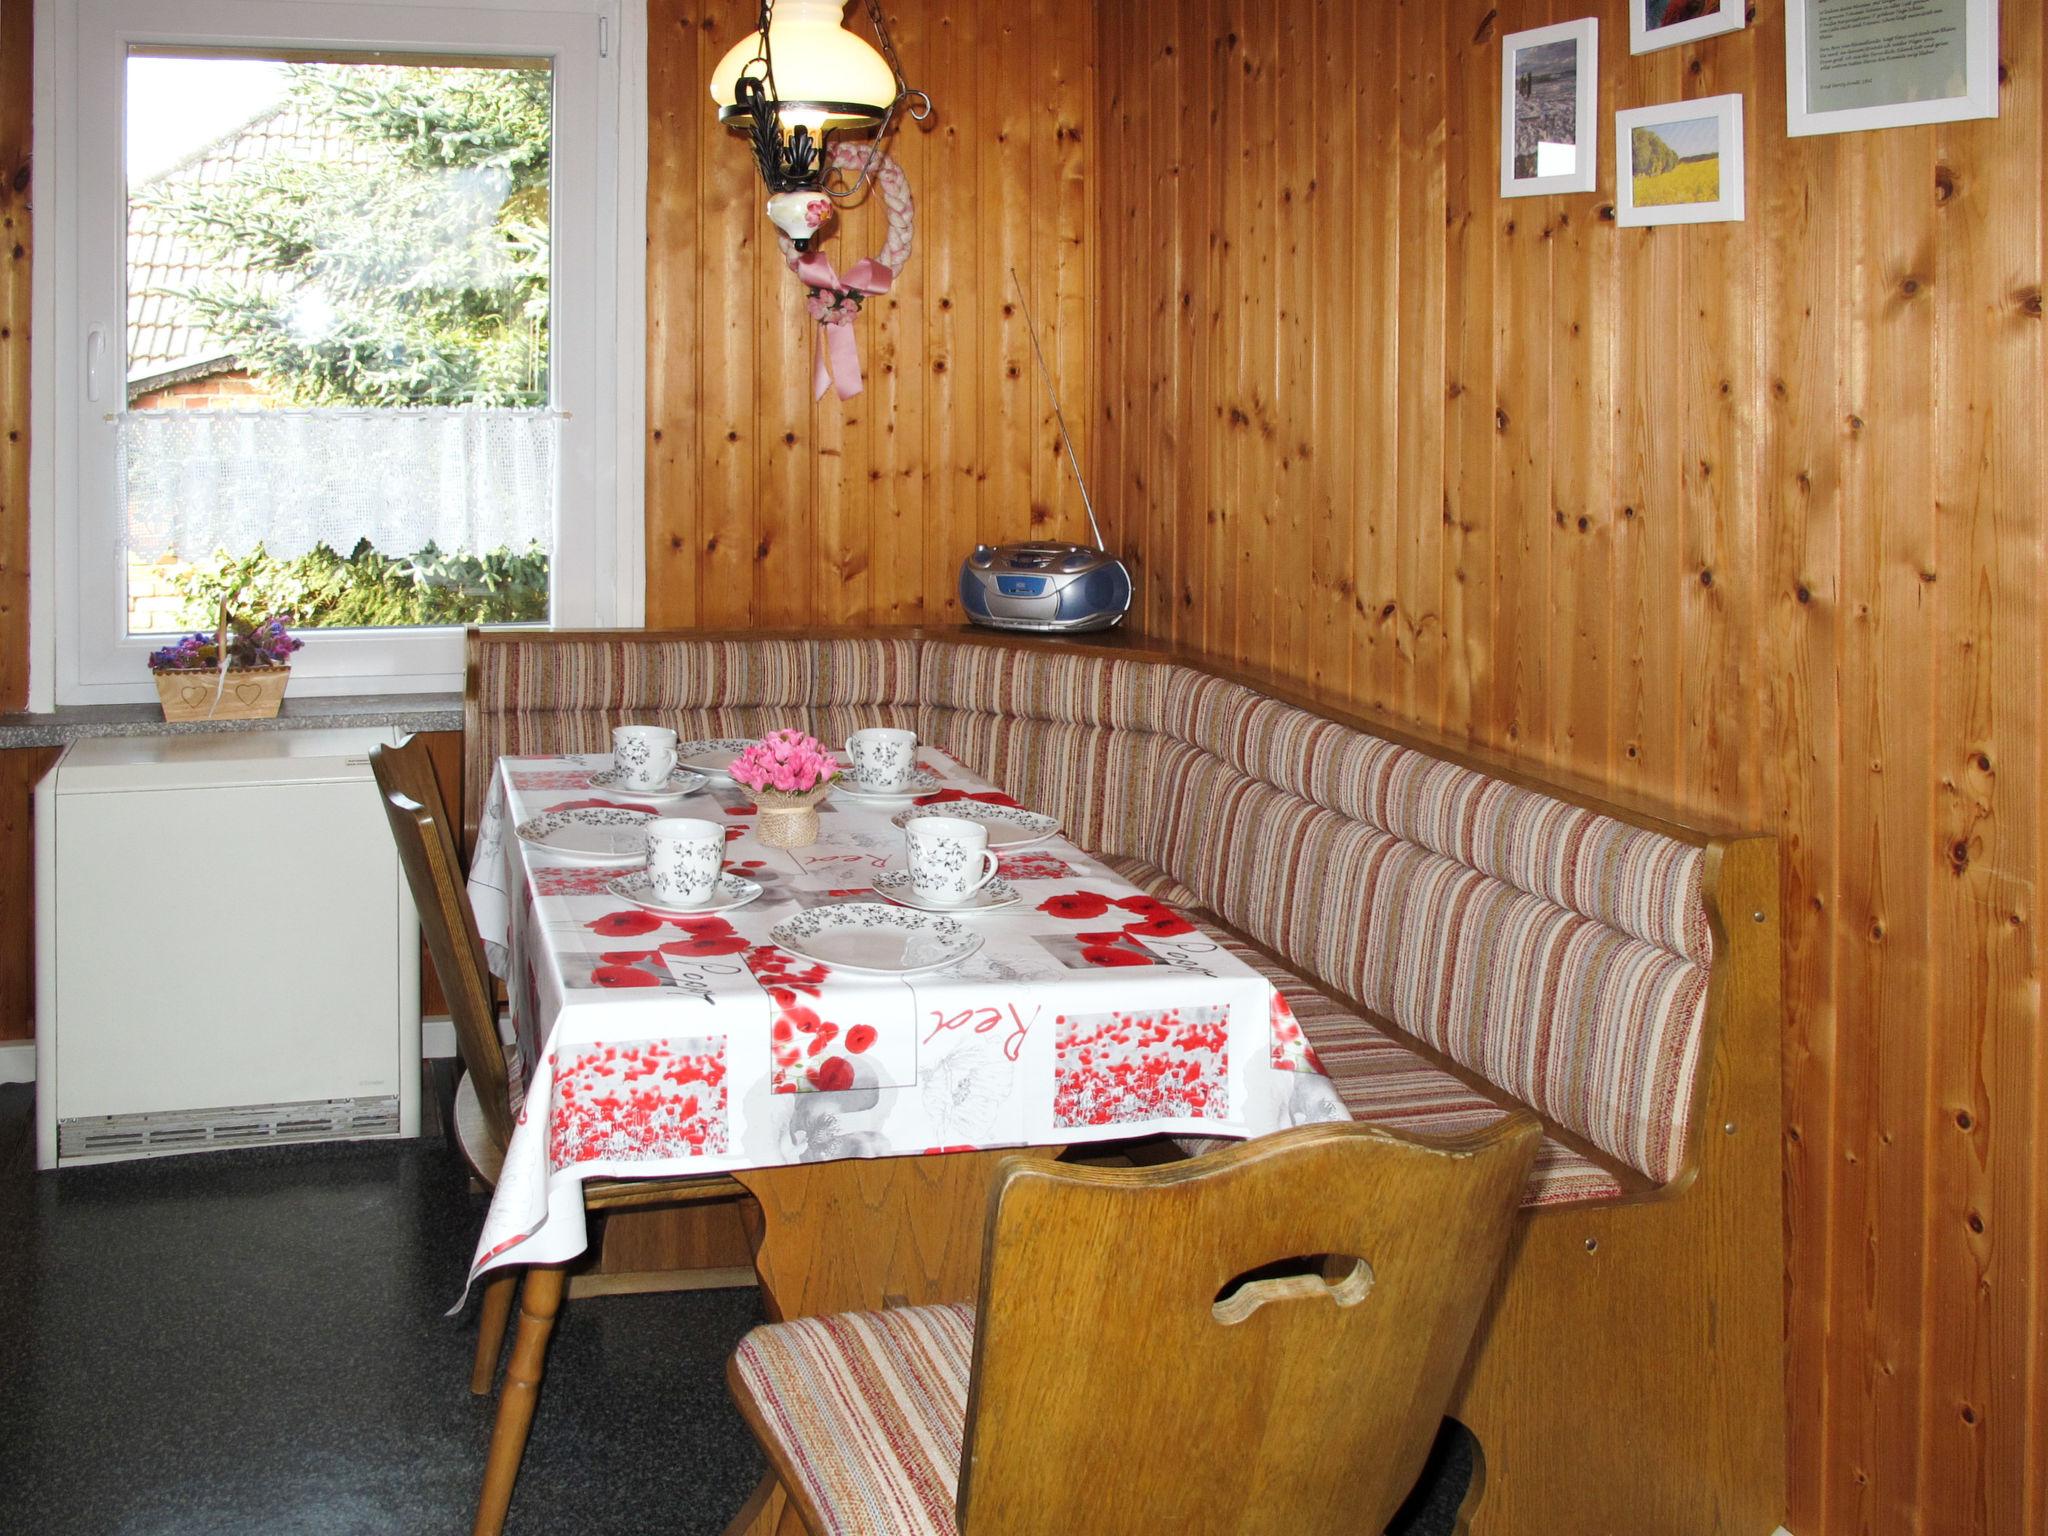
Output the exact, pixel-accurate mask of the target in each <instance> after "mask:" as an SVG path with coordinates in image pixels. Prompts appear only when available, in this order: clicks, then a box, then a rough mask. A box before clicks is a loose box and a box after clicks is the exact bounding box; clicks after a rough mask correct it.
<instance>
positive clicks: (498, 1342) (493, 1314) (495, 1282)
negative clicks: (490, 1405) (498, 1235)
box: [469, 1270, 518, 1397]
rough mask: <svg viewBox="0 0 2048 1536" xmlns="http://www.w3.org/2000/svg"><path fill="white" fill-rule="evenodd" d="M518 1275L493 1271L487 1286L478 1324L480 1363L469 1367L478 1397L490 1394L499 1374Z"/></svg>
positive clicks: (477, 1347)
mask: <svg viewBox="0 0 2048 1536" xmlns="http://www.w3.org/2000/svg"><path fill="white" fill-rule="evenodd" d="M517 1279H518V1276H517V1275H515V1274H514V1273H513V1272H512V1271H511V1270H506V1271H504V1272H503V1273H501V1274H497V1275H493V1276H492V1277H491V1279H490V1281H489V1282H488V1283H487V1284H486V1285H485V1286H484V1304H483V1311H482V1313H481V1314H480V1315H479V1316H478V1318H477V1324H476V1364H475V1365H473V1366H471V1367H470V1371H469V1390H470V1391H472V1392H474V1393H475V1394H476V1395H477V1396H478V1397H487V1396H489V1395H490V1390H491V1382H492V1380H493V1379H495V1378H496V1376H497V1374H498V1356H499V1355H501V1354H503V1353H504V1351H505V1325H506V1324H507V1323H509V1322H510V1321H511V1320H512V1288H513V1283H514V1281H516V1280H517Z"/></svg>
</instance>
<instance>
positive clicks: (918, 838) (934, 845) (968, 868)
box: [903, 816, 998, 907]
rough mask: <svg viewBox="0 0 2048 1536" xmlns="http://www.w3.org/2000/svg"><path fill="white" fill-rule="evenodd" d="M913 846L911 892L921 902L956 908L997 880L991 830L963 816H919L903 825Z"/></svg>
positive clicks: (907, 838) (911, 852)
mask: <svg viewBox="0 0 2048 1536" xmlns="http://www.w3.org/2000/svg"><path fill="white" fill-rule="evenodd" d="M903 836H904V839H905V841H907V842H908V843H909V844H910V889H911V892H912V894H914V895H915V896H916V897H917V899H918V900H919V901H924V902H929V903H931V904H932V905H933V906H935V907H957V906H959V905H960V904H961V903H962V902H964V901H966V900H967V899H968V898H969V897H971V896H973V894H974V893H975V892H976V891H978V890H980V889H981V888H982V887H983V886H984V885H987V884H988V883H989V881H991V880H993V879H995V877H996V869H997V866H998V860H997V858H996V856H995V854H993V853H991V852H990V851H989V846H988V828H987V827H984V826H983V825H982V824H981V823H980V822H978V821H969V820H967V819H966V818H965V817H963V816H920V817H918V818H917V819H916V820H915V821H907V822H905V823H904V824H903Z"/></svg>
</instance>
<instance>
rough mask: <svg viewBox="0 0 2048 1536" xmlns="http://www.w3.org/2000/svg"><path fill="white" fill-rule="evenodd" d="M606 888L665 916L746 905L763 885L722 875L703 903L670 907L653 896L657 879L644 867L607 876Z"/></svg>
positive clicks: (704, 914) (693, 914)
mask: <svg viewBox="0 0 2048 1536" xmlns="http://www.w3.org/2000/svg"><path fill="white" fill-rule="evenodd" d="M604 888H605V889H606V890H607V891H609V892H610V893H611V894H612V895H614V896H616V897H618V898H619V899H620V900H621V901H630V902H631V903H633V905H634V906H636V907H641V908H644V909H645V910H647V911H649V912H658V913H660V914H661V915H662V916H664V917H707V916H709V915H710V914H711V913H713V912H730V911H732V909H733V908H735V907H744V906H745V905H746V904H747V903H748V902H750V901H752V900H753V899H754V898H755V897H756V896H759V895H760V894H761V887H760V886H759V885H757V884H756V883H755V882H754V881H752V880H749V879H747V878H746V876H744V875H720V876H719V877H718V884H717V885H715V886H713V887H712V888H711V899H710V900H709V901H707V902H705V903H704V904H703V905H702V906H696V907H671V906H669V905H667V904H666V903H665V902H659V901H656V900H655V899H654V879H653V877H652V876H651V875H649V874H648V873H647V871H646V870H644V869H636V870H634V871H633V873H631V874H630V875H620V876H619V877H618V878H617V879H615V880H607V881H605V883H604Z"/></svg>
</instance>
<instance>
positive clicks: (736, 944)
mask: <svg viewBox="0 0 2048 1536" xmlns="http://www.w3.org/2000/svg"><path fill="white" fill-rule="evenodd" d="M746 948H747V941H746V939H745V938H744V937H743V936H742V935H740V934H737V933H723V934H707V935H706V936H705V937H703V938H701V939H671V940H670V941H669V942H668V943H666V944H664V945H662V946H661V952H662V953H663V954H664V955H674V956H675V957H676V958H677V959H679V960H707V959H709V958H711V957H712V956H713V955H738V954H744V953H745V952H746Z"/></svg>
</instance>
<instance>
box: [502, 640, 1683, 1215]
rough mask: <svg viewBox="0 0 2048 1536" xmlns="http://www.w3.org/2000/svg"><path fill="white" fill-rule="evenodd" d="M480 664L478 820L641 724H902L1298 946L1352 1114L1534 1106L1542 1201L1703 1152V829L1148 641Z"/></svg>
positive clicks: (844, 727)
mask: <svg viewBox="0 0 2048 1536" xmlns="http://www.w3.org/2000/svg"><path fill="white" fill-rule="evenodd" d="M470 653H471V662H470V682H469V689H468V694H467V706H466V719H467V732H468V734H467V738H466V740H465V744H464V762H465V777H464V790H465V795H466V797H467V802H466V803H467V805H468V806H469V807H470V808H471V810H472V813H473V812H474V808H475V807H476V806H478V805H480V804H481V797H482V794H483V791H484V788H485V784H486V780H487V775H488V773H489V771H490V764H491V763H492V761H493V760H494V759H495V758H496V757H498V756H499V755H501V754H506V753H531V752H539V751H565V750H571V751H573V750H595V749H602V747H603V746H604V745H605V744H606V742H607V741H608V738H609V732H610V730H611V727H612V726H613V725H616V724H618V723H620V722H621V721H625V720H648V719H662V720H670V721H673V722H675V723H676V725H677V727H678V729H679V730H682V731H683V732H685V733H686V734H692V735H696V734H701V735H733V734H754V733H757V732H760V731H763V730H766V729H770V728H773V727H776V726H782V725H791V724H797V725H802V726H804V727H806V728H808V729H810V730H813V731H815V732H817V733H818V734H819V735H821V736H823V737H824V738H825V739H827V740H837V739H840V738H842V737H843V736H844V735H846V734H847V732H848V731H850V730H851V729H853V728H855V727H857V726H860V725H863V724H880V723H887V724H896V725H905V726H910V727H912V728H914V729H915V730H917V732H918V733H919V735H920V736H921V737H923V738H924V739H925V740H927V741H929V742H932V743H934V744H935V745H937V746H939V747H942V748H944V749H945V750H947V751H949V752H951V753H953V754H954V755H955V756H956V757H958V758H959V759H960V760H961V761H962V762H964V763H966V764H967V765H968V766H970V767H971V768H973V769H975V770H976V771H978V772H980V773H982V774H984V775H985V776H987V777H988V778H990V779H991V780H993V781H995V782H996V783H999V784H1001V785H1003V786H1004V787H1005V788H1006V789H1008V790H1009V791H1010V792H1011V793H1013V794H1015V795H1017V796H1018V797H1019V798H1021V799H1022V800H1024V801H1025V803H1027V804H1031V805H1036V806H1038V807H1040V808H1041V809H1044V810H1046V811H1049V812H1051V813H1053V814H1055V815H1057V816H1058V817H1060V819H1061V820H1062V821H1063V822H1064V823H1065V824H1066V826H1067V827H1068V828H1069V829H1070V830H1071V832H1072V833H1073V834H1074V836H1075V837H1076V838H1077V839H1078V840H1079V841H1080V842H1082V843H1083V844H1084V845H1086V846H1088V847H1090V848H1092V849H1094V850H1096V851H1098V852H1099V853H1101V854H1103V855H1104V856H1105V857H1106V858H1108V859H1109V860H1110V862H1111V864H1112V866H1113V867H1116V868H1118V869H1119V870H1120V871H1122V872H1123V873H1124V874H1125V875H1126V876H1127V877H1129V878H1131V879H1132V880H1133V881H1134V883H1136V884H1138V885H1139V886H1141V887H1142V888H1144V889H1146V890H1148V891H1150V892H1152V893H1153V894H1156V895H1159V896H1161V897H1162V898H1163V899H1165V900H1168V901H1171V902H1173V903H1175V904H1176V905H1180V906H1183V907H1187V908H1189V909H1191V910H1192V911H1193V912H1194V914H1195V915H1196V916H1198V917H1201V918H1204V919H1214V920H1216V921H1218V922H1220V923H1221V924H1222V925H1224V926H1225V927H1226V928H1227V929H1229V930H1232V931H1234V932H1235V933H1241V934H1244V935H1247V936H1249V937H1250V938H1251V939H1252V940H1253V941H1255V942H1256V943H1257V944H1258V945H1260V946H1262V947H1263V948H1264V949H1266V950H1268V951H1270V952H1271V953H1273V954H1277V955H1281V956H1284V957H1286V962H1287V964H1286V968H1285V969H1281V968H1279V967H1276V966H1274V965H1273V964H1272V962H1271V961H1269V960H1266V959H1264V958H1263V957H1261V958H1260V960H1259V962H1258V963H1260V964H1262V965H1263V966H1265V967H1266V968H1267V969H1268V970H1269V971H1270V972H1271V973H1273V974H1274V975H1275V976H1276V979H1277V980H1279V981H1280V983H1281V985H1282V988H1283V990H1285V991H1286V992H1287V994H1288V995H1289V997H1290V998H1291V999H1293V1001H1294V1004H1295V1007H1296V1010H1297V1012H1298V1014H1299V1015H1300V1016H1301V1019H1302V1022H1303V1026H1304V1029H1305V1031H1306V1033H1307V1035H1308V1037H1309V1039H1310V1041H1311V1043H1312V1044H1314V1045H1315V1046H1316V1048H1317V1050H1318V1051H1319V1053H1320V1054H1321V1055H1322V1058H1323V1060H1324V1062H1325V1065H1326V1066H1328V1067H1329V1069H1330V1071H1331V1073H1332V1076H1333V1077H1334V1078H1335V1080H1336V1081H1337V1084H1338V1088H1339V1091H1340V1092H1341V1093H1342V1094H1343V1096H1344V1098H1345V1101H1346V1102H1347V1103H1348V1104H1349V1105H1350V1106H1351V1108H1352V1110H1353V1112H1354V1113H1356V1114H1358V1115H1360V1116H1361V1117H1363V1118H1367V1119H1375V1120H1379V1119H1385V1120H1388V1121H1390V1122H1392V1123H1396V1124H1402V1125H1407V1126H1410V1127H1414V1128H1420V1129H1432V1130H1459V1129H1464V1128H1466V1127H1467V1126H1470V1125H1472V1124H1475V1123H1478V1122H1480V1121H1482V1120H1484V1119H1487V1118H1491V1117H1494V1116H1498V1115H1499V1114H1501V1113H1503V1112H1504V1111H1505V1109H1506V1108H1507V1107H1510V1106H1514V1105H1526V1106H1528V1107H1531V1108H1533V1109H1535V1110H1536V1111H1537V1112H1538V1113H1540V1114H1542V1115H1543V1116H1544V1117H1545V1118H1546V1119H1547V1120H1548V1121H1549V1122H1550V1123H1551V1125H1552V1126H1553V1127H1555V1128H1557V1130H1558V1131H1559V1132H1560V1133H1561V1134H1560V1136H1554V1137H1553V1138H1552V1139H1551V1140H1550V1142H1549V1143H1548V1144H1547V1145H1546V1146H1545V1148H1544V1150H1543V1153H1542V1154H1541V1156H1540V1157H1539V1158H1538V1161H1537V1165H1536V1172H1535V1174H1534V1177H1533V1179H1532V1183H1531V1186H1530V1193H1529V1201H1530V1203H1532V1204H1555V1203H1561V1202H1568V1201H1577V1200H1591V1199H1603V1198H1611V1197H1613V1196H1615V1195H1616V1194H1618V1193H1620V1192H1622V1190H1623V1189H1624V1188H1626V1187H1629V1186H1630V1185H1631V1184H1632V1185H1633V1186H1634V1187H1642V1186H1643V1185H1644V1184H1645V1182H1647V1183H1649V1184H1665V1183H1669V1182H1670V1181H1672V1180H1674V1179H1676V1178H1677V1177H1679V1175H1680V1174H1681V1173H1683V1172H1684V1170H1685V1168H1686V1166H1687V1159H1688V1156H1689V1155H1690V1150H1691V1149H1690V1147H1689V1140H1690V1135H1691V1130H1692V1126H1691V1119H1692V1114H1693V1102H1694V1098H1695V1092H1694V1090H1695V1086H1696V1084H1697V1080H1698V1074H1699V1059H1700V1046H1701V1036H1702V1025H1703V1021H1704V1017H1705V1012H1706V1001H1707V983H1708V976H1709V971H1710V968H1711V965H1712V962H1713V941H1712V938H1711V936H1710V933H1709V928H1708V922H1707V916H1706V907H1705V903H1704V900H1703V898H1702V894H1701V881H1702V877H1703V866H1704V854H1703V851H1702V849H1701V848H1700V847H1699V846H1697V845H1695V844H1693V843H1689V842H1684V841H1681V840H1679V839H1677V838H1672V837H1667V836H1665V835H1663V834H1662V833H1660V832H1657V831H1654V830H1650V829H1648V828H1645V827H1641V826H1637V825H1635V824H1633V823H1630V822H1626V821H1623V820H1620V819H1618V818H1616V817H1613V816H1608V815H1603V814H1601V813H1599V812H1596V811H1593V810H1588V809H1585V808H1583V807H1580V806H1577V805H1574V804H1573V803H1571V802H1570V801H1568V800H1565V799H1561V798H1559V797H1557V796H1554V795H1551V794H1547V793H1545V792H1543V791H1541V790H1540V789H1534V788H1528V787H1524V786H1521V785H1517V784H1515V783H1512V782H1510V781H1509V780H1507V779H1505V778H1502V777H1499V776H1496V775H1492V774H1488V773H1485V772H1482V771H1480V770H1477V769H1474V768H1470V767H1467V766H1464V765H1463V764H1460V763H1456V762H1453V761H1451V760H1449V759H1447V758H1444V757H1439V756H1434V755H1432V754H1430V753H1428V752H1426V751H1422V750H1419V749H1417V748H1414V747H1410V746H1405V745H1401V744H1398V743H1395V742H1391V741H1387V740H1384V739H1382V738H1379V737H1376V736H1373V735H1371V734H1368V733H1366V732H1364V731H1361V730H1357V729H1354V728H1352V727H1350V726H1347V725H1344V724H1342V723H1340V722H1337V721H1334V720H1330V719H1328V718H1326V717H1324V716H1322V715H1319V714H1316V713H1314V712H1313V711H1311V710H1308V709H1303V708H1300V707H1297V706H1295V705H1293V704H1289V703H1286V702H1284V701H1282V700H1278V699H1275V698H1272V697H1270V696H1268V695H1266V694H1263V693H1260V692H1258V691H1257V690H1255V689H1252V688H1249V687H1246V686H1244V685H1243V684H1240V683H1237V682H1234V681H1231V680H1229V679H1226V678H1222V677H1218V676H1215V675H1213V674H1211V673H1208V672H1205V671H1202V670H1201V669H1199V668H1197V667H1193V666H1184V665H1181V664H1178V663H1176V662H1173V661H1170V660H1164V659H1158V658H1143V657H1136V656H1118V655H1089V654H1082V653H1078V652H1074V651H1067V650H1059V649H1047V650H1033V649H1030V648H1020V647H1016V646H996V645H977V644H972V643H965V642H961V641H957V640H952V639H946V638H932V637H924V636H918V635H913V634H902V635H886V636H875V637H859V638H832V637H819V638H809V637H794V638H793V637H764V638H759V639H714V638H701V639H700V638H691V637H685V636H674V635H641V634H634V633H631V632H605V633H594V634H587V635H567V636H564V635H555V636H549V637H546V638H544V639H535V640H532V641H530V642H529V643H507V642H506V641H505V640H503V639H502V638H500V637H497V636H488V637H483V638H482V639H481V640H480V639H479V638H478V637H477V636H476V635H475V634H473V635H472V640H471V646H470ZM1319 989H1320V990H1319ZM1323 991H1328V992H1331V993H1334V994H1336V995H1338V996H1340V997H1342V998H1345V999H1348V1000H1351V1001H1352V1002H1353V1003H1355V1004H1356V1005H1357V1006H1356V1007H1355V1008H1349V1009H1347V1008H1345V1007H1341V1006H1339V1005H1337V1004H1334V1003H1332V1002H1330V1000H1329V999H1328V998H1327V997H1326V996H1324V995H1323ZM1412 1042H1419V1043H1420V1044H1422V1045H1423V1046H1426V1047H1427V1048H1428V1051H1429V1052H1433V1053H1435V1056H1436V1058H1437V1059H1439V1060H1444V1061H1448V1062H1450V1063H1452V1064H1454V1065H1455V1066H1456V1067H1457V1068H1458V1069H1460V1070H1461V1071H1462V1074H1463V1076H1462V1077H1461V1076H1460V1075H1459V1074H1458V1073H1454V1072H1448V1071H1445V1070H1443V1068H1442V1067H1440V1066H1438V1065H1437V1064H1436V1061H1435V1060H1432V1059H1430V1056H1429V1055H1428V1054H1427V1053H1420V1054H1418V1053H1416V1052H1413V1051H1411V1050H1410V1049H1409V1046H1410V1044H1411V1043H1412ZM1475 1082H1476V1083H1481V1084H1485V1085H1490V1086H1491V1090H1492V1091H1491V1092H1490V1093H1489V1092H1488V1091H1486V1090H1484V1089H1482V1088H1481V1087H1477V1086H1474V1083H1475ZM1574 1144H1575V1145H1574ZM1575 1146H1576V1148H1577V1150H1575ZM1585 1149H1590V1150H1591V1153H1592V1154H1595V1155H1588V1152H1587V1150H1585ZM1629 1170H1632V1171H1633V1175H1635V1176H1637V1177H1633V1178H1631V1176H1630V1175H1629V1173H1628V1171H1629Z"/></svg>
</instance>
